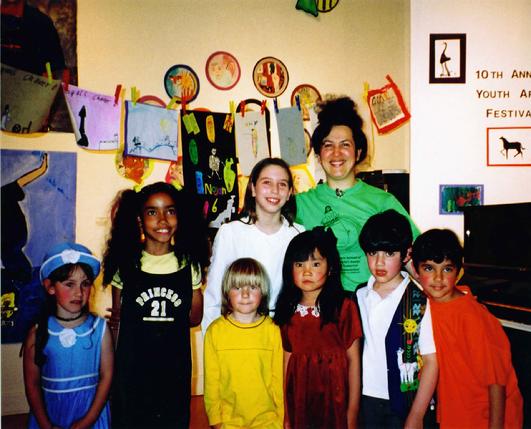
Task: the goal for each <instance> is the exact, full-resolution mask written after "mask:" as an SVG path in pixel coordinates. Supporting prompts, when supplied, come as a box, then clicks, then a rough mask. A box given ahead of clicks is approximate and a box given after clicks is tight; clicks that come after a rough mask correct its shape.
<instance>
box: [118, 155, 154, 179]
mask: <svg viewBox="0 0 531 429" xmlns="http://www.w3.org/2000/svg"><path fill="white" fill-rule="evenodd" d="M153 162H154V161H153V160H152V159H150V158H139V157H137V156H127V155H124V154H123V152H122V151H117V152H116V157H115V158H114V165H115V167H116V171H118V174H119V175H120V176H122V177H123V178H125V179H129V180H132V181H133V182H135V183H136V184H137V185H138V186H139V187H140V186H141V185H142V183H144V180H145V179H146V178H147V177H149V176H150V175H151V172H152V171H153Z"/></svg>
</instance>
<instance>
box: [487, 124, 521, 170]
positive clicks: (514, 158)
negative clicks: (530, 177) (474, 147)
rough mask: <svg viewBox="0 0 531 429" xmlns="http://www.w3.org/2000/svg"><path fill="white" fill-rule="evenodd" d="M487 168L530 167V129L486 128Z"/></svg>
mask: <svg viewBox="0 0 531 429" xmlns="http://www.w3.org/2000/svg"><path fill="white" fill-rule="evenodd" d="M487 166H489V167H491V166H499V167H529V166H531V127H491V128H487Z"/></svg>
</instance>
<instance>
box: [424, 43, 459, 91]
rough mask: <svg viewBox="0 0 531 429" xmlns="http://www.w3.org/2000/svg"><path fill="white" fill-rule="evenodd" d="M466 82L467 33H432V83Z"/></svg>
mask: <svg viewBox="0 0 531 429" xmlns="http://www.w3.org/2000/svg"><path fill="white" fill-rule="evenodd" d="M465 82H466V34H430V83H465Z"/></svg>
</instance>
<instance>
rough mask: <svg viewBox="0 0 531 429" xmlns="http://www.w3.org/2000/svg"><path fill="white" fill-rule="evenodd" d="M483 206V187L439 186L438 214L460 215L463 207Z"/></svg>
mask: <svg viewBox="0 0 531 429" xmlns="http://www.w3.org/2000/svg"><path fill="white" fill-rule="evenodd" d="M482 205H483V185H439V214H441V215H462V214H463V208H464V207H471V206H482Z"/></svg>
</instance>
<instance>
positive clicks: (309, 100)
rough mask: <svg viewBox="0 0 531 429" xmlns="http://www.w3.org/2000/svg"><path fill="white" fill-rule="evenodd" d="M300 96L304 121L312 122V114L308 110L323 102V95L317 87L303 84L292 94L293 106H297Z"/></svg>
mask: <svg viewBox="0 0 531 429" xmlns="http://www.w3.org/2000/svg"><path fill="white" fill-rule="evenodd" d="M297 95H298V96H299V100H300V103H301V109H302V119H303V120H305V121H309V120H310V114H309V113H308V108H311V107H313V106H315V103H317V102H318V101H319V100H321V94H319V91H318V90H317V88H316V87H315V86H312V85H308V84H306V83H305V84H302V85H299V86H297V87H296V88H295V89H294V90H293V92H292V93H291V105H292V106H296V105H297V100H296V97H297Z"/></svg>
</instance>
